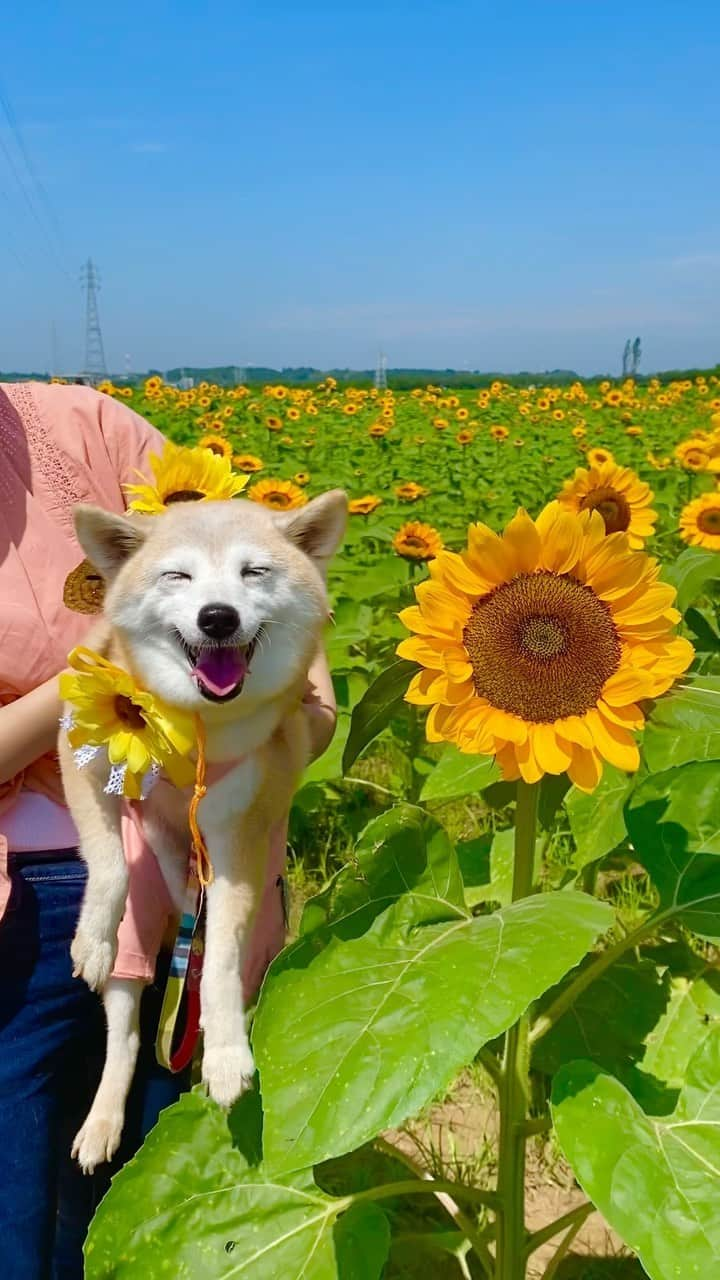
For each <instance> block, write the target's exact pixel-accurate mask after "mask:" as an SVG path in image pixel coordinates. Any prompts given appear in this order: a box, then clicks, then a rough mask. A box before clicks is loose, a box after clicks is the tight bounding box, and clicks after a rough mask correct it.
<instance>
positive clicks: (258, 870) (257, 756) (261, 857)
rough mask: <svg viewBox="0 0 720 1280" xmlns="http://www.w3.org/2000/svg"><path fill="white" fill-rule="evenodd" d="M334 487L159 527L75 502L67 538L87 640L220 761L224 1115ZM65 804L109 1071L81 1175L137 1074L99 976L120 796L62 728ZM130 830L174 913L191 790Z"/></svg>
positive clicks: (113, 917) (127, 995) (207, 833)
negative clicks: (93, 601)
mask: <svg viewBox="0 0 720 1280" xmlns="http://www.w3.org/2000/svg"><path fill="white" fill-rule="evenodd" d="M346 511H347V502H346V498H345V495H344V494H343V493H342V492H341V491H339V490H334V491H332V492H331V493H326V494H324V495H322V496H321V497H319V498H315V499H314V500H313V501H311V502H309V503H308V504H307V506H305V507H302V508H299V509H297V510H294V511H290V512H285V513H273V512H270V511H268V510H266V509H265V508H263V507H261V506H259V505H257V504H255V503H252V502H247V501H243V500H234V501H228V502H202V503H198V502H187V503H182V504H180V503H178V504H176V505H174V506H172V507H170V508H169V509H168V510H167V512H166V513H164V514H163V515H161V516H158V517H132V518H128V517H123V516H115V515H110V514H108V513H106V512H103V511H100V510H99V509H96V508H94V507H78V508H76V511H75V525H76V530H77V535H78V539H79V541H80V543H81V545H82V547H83V550H84V551H85V553H86V555H87V556H88V557H89V558H90V560H91V561H92V562H93V564H94V565H96V566H97V568H98V569H99V570H100V572H101V573H102V574H103V576H104V578H105V580H106V582H107V594H106V600H105V613H104V618H103V620H102V621H101V623H100V625H99V629H98V630H97V631H96V632H95V633H94V634H93V636H92V640H91V643H92V644H93V647H94V648H95V649H96V650H98V651H99V652H101V653H102V654H103V655H104V656H105V657H107V658H109V659H110V660H111V661H112V662H113V663H116V664H117V665H118V666H120V667H122V668H123V669H125V670H127V671H129V672H130V673H131V674H132V675H133V676H134V677H135V679H136V680H137V682H138V684H139V685H140V686H141V687H142V688H143V689H145V690H147V691H149V692H150V693H152V694H154V695H155V696H156V697H158V698H161V699H162V700H163V701H164V702H165V703H168V704H170V705H171V706H174V707H178V708H182V709H183V710H185V711H191V712H193V713H196V714H199V715H200V717H201V718H202V722H203V725H204V728H205V734H206V744H207V745H206V754H207V761H208V764H209V765H210V766H212V765H213V764H216V765H224V766H225V768H224V769H223V770H221V771H220V772H221V773H222V774H223V776H222V777H221V778H220V779H219V780H218V781H216V782H214V783H213V784H212V785H210V786H209V788H208V792H207V795H206V796H205V798H204V799H203V801H202V804H201V807H200V815H199V816H200V824H201V827H202V831H203V835H204V838H205V842H206V844H207V848H208V852H209V855H210V859H211V862H212V865H213V868H214V880H213V883H212V884H211V885H210V886H209V887H208V889H207V897H206V912H207V914H206V950H205V963H204V969H203V976H202V984H201V1006H202V1015H201V1025H202V1028H203V1033H204V1046H203V1059H202V1075H203V1079H204V1081H205V1082H206V1084H207V1088H208V1090H209V1093H210V1095H211V1097H212V1098H214V1099H215V1100H216V1101H217V1102H218V1103H220V1104H221V1105H223V1106H230V1105H231V1104H232V1103H233V1102H234V1101H235V1099H236V1098H237V1097H238V1096H239V1095H240V1094H241V1093H242V1092H243V1091H244V1090H245V1089H246V1088H247V1087H248V1086H249V1084H250V1082H251V1080H252V1077H253V1074H254V1065H253V1059H252V1054H251V1050H250V1046H249V1043H248V1037H247V1032H246V1027H245V1011H244V1007H243V993H242V984H241V978H240V974H241V970H242V963H243V954H244V947H245V944H246V942H247V939H248V933H249V927H250V924H251V922H252V919H253V915H254V912H255V910H256V908H257V905H258V902H259V898H260V895H261V893H262V889H263V886H264V879H265V860H266V853H267V846H268V837H269V832H270V828H271V826H272V824H273V823H275V822H277V820H278V818H279V817H281V816H282V814H283V813H284V812H285V811H286V810H287V808H288V806H289V804H290V800H291V797H292V793H293V790H294V788H295V787H296V785H297V782H298V779H299V777H300V774H301V773H302V770H303V768H304V767H305V765H306V764H307V761H308V755H309V738H308V730H307V723H306V720H305V717H304V715H303V712H302V710H301V708H300V700H301V697H302V693H303V690H304V686H305V682H306V678H307V671H308V667H309V665H310V662H311V660H312V658H313V656H314V654H315V652H316V650H317V647H318V644H319V642H320V634H321V629H322V626H323V624H324V622H325V620H326V618H327V613H328V605H327V597H326V591H325V583H324V571H325V567H326V565H327V562H328V560H329V559H330V557H331V556H332V555H333V554H334V552H335V551H336V549H337V547H338V545H339V543H340V541H341V539H342V536H343V532H344V527H345V519H346ZM60 756H61V766H62V772H63V782H64V787H65V793H66V797H67V802H68V805H69V807H70V811H71V813H72V815H73V818H74V820H75V823H76V825H77V828H78V831H79V834H80V850H81V853H82V856H83V858H84V860H85V862H86V863H87V867H88V881H87V888H86V892H85V898H84V901H83V906H82V910H81V914H80V918H79V922H78V927H77V932H76V935H75V939H74V942H73V946H72V957H73V961H74V965H75V972H76V974H78V975H80V976H82V977H83V978H84V979H85V980H86V982H87V983H88V984H89V985H90V986H91V987H93V988H96V989H97V990H99V991H102V993H103V1000H104V1004H105V1010H106V1015H107V1029H108V1034H107V1054H106V1062H105V1069H104V1072H103V1077H102V1080H101V1083H100V1087H99V1089H98V1092H97V1094H96V1097H95V1100H94V1102H93V1105H92V1108H91V1110H90V1113H89V1115H88V1117H87V1119H86V1121H85V1124H84V1125H83V1127H82V1129H81V1130H80V1132H79V1133H78V1135H77V1138H76V1139H75V1144H74V1147H73V1152H74V1154H75V1155H76V1156H77V1158H78V1160H79V1161H80V1163H81V1165H82V1166H83V1168H84V1169H86V1170H87V1171H90V1170H92V1169H93V1168H94V1167H95V1166H96V1165H97V1164H98V1163H101V1162H102V1161H103V1160H107V1159H109V1158H110V1157H111V1156H112V1154H113V1153H114V1151H115V1150H116V1148H117V1146H118V1143H119V1140H120V1135H121V1132H122V1126H123V1119H124V1109H125V1101H126V1097H127V1092H128V1089H129V1086H130V1083H131V1081H132V1076H133V1072H134V1069H135V1061H136V1056H137V1049H138V1042H139V1033H138V1011H139V1003H140V996H141V992H142V986H143V984H142V983H141V982H138V981H129V980H124V979H119V978H113V977H110V974H111V972H112V968H113V964H114V960H115V954H116V946H117V943H116V934H117V929H118V925H119V923H120V921H121V919H122V916H123V912H124V909H125V904H126V897H127V887H128V876H127V869H126V865H125V859H124V855H123V844H122V840H121V804H122V802H121V798H120V797H119V796H115V795H108V794H106V792H105V790H104V786H105V783H106V782H107V776H108V765H107V759H105V761H104V765H103V764H99V763H98V762H97V761H93V762H92V763H91V764H89V765H87V766H86V767H85V768H83V769H78V767H77V765H76V763H75V760H74V757H73V753H72V751H71V749H70V748H69V746H68V744H67V741H66V738H65V735H64V734H61V736H60ZM142 819H143V827H144V831H145V834H146V836H147V839H148V840H149V843H150V845H151V847H152V849H153V851H154V853H155V856H156V858H157V860H158V862H159V864H160V868H161V870H162V872H163V875H164V877H165V880H166V882H167V885H168V889H169V891H170V894H171V895H172V898H173V901H174V902H175V903H176V905H177V907H178V912H179V909H180V904H181V903H182V899H183V893H184V889H185V881H186V876H187V860H188V848H189V835H188V797H187V796H186V795H185V793H184V792H181V791H178V790H176V789H175V788H173V787H171V786H170V785H169V784H167V785H164V786H158V787H157V788H156V789H155V790H154V791H152V792H151V794H150V795H149V796H148V798H147V799H146V800H144V801H143V802H142Z"/></svg>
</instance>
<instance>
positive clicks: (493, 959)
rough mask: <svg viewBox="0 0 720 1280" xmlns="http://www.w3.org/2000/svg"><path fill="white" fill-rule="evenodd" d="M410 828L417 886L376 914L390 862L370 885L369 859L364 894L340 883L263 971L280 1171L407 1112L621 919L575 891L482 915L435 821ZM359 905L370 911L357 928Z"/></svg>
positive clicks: (264, 1080)
mask: <svg viewBox="0 0 720 1280" xmlns="http://www.w3.org/2000/svg"><path fill="white" fill-rule="evenodd" d="M415 830H416V839H417V842H418V844H417V851H418V855H419V859H420V862H422V860H423V856H424V860H425V869H424V870H422V871H420V868H419V867H418V871H419V872H420V873H419V875H417V878H415V879H414V882H413V883H412V885H411V887H410V892H409V893H404V894H402V895H401V896H400V897H398V898H397V900H396V901H395V902H394V903H393V904H392V905H390V906H388V907H387V908H386V909H385V910H384V911H382V912H380V913H378V914H376V915H375V914H374V912H375V905H376V902H377V898H376V897H375V895H376V894H383V893H384V894H385V895H387V894H388V892H389V889H388V878H387V877H388V868H387V865H386V863H385V861H384V860H383V861H382V862H381V863H380V867H379V871H380V876H379V879H378V880H377V881H375V877H374V869H373V862H372V861H371V860H370V859H368V860H367V863H366V866H367V874H368V879H369V885H365V884H364V885H363V887H362V891H361V892H362V897H361V898H360V901H358V896H357V889H356V887H355V886H353V887H352V888H351V890H350V892H349V901H348V897H347V896H346V895H345V894H344V893H343V892H342V886H341V887H338V888H336V891H335V896H334V898H333V899H332V900H330V901H329V902H327V903H326V909H325V919H324V921H323V923H321V924H320V923H319V924H318V927H317V928H315V929H313V930H312V931H308V930H307V929H304V931H303V935H302V937H301V938H300V939H299V940H298V942H296V943H295V944H294V945H293V946H291V947H289V948H288V949H287V950H286V951H285V952H284V953H283V955H282V956H280V957H279V958H278V960H277V961H275V963H274V964H273V966H272V968H271V970H270V972H269V974H268V976H267V978H266V981H265V984H264V987H263V992H262V997H261V1000H260V1005H259V1008H258V1012H257V1015H256V1021H255V1028H254V1035H253V1045H254V1050H255V1054H256V1060H257V1063H258V1068H259V1072H260V1079H261V1085H262V1091H263V1097H264V1100H265V1106H266V1117H265V1129H264V1144H265V1154H266V1159H267V1160H268V1161H269V1162H270V1164H271V1165H272V1166H273V1167H275V1168H279V1169H297V1168H304V1167H306V1166H307V1165H309V1164H312V1163H316V1162H317V1161H319V1160H324V1159H327V1158H329V1157H330V1156H334V1155H339V1154H341V1153H342V1152H344V1151H349V1150H352V1149H353V1148H354V1147H357V1146H359V1145H360V1144H361V1143H362V1142H365V1141H366V1140H367V1139H368V1138H371V1137H372V1136H373V1135H374V1134H376V1133H378V1132H379V1131H381V1130H382V1129H386V1128H389V1127H391V1126H393V1125H397V1124H399V1123H401V1122H402V1121H403V1120H404V1119H406V1117H408V1116H409V1115H412V1114H413V1113H414V1112H415V1111H417V1110H418V1109H419V1108H420V1107H422V1106H424V1105H425V1103H427V1102H428V1101H429V1100H430V1099H431V1098H432V1097H433V1095H434V1094H435V1093H437V1092H438V1091H439V1090H441V1089H443V1088H445V1087H446V1086H447V1085H448V1084H449V1082H450V1080H451V1079H452V1077H453V1076H454V1075H455V1073H456V1072H457V1071H458V1070H459V1069H460V1067H462V1066H463V1065H465V1064H466V1063H468V1062H470V1061H472V1059H473V1058H474V1056H475V1055H476V1054H477V1052H478V1050H479V1049H480V1048H481V1047H482V1045H483V1044H485V1043H486V1042H487V1041H488V1040H491V1039H494V1038H495V1037H496V1036H498V1035H499V1034H500V1033H501V1032H503V1031H504V1030H506V1028H507V1027H508V1026H510V1025H511V1024H512V1023H513V1022H514V1021H515V1020H516V1018H518V1017H519V1016H520V1014H521V1013H522V1012H524V1010H525V1009H526V1008H527V1007H528V1005H529V1004H530V1003H531V1002H532V1001H533V1000H535V999H537V997H538V996H539V995H541V994H542V993H543V992H544V991H545V990H547V988H548V987H549V986H551V985H552V984H553V983H554V982H556V981H557V980H558V978H560V977H561V976H562V975H563V974H564V973H566V972H567V971H568V970H569V969H570V968H572V967H573V966H574V965H575V964H577V963H578V961H579V960H581V959H582V957H583V956H584V955H585V953H586V952H587V950H588V948H589V947H590V946H591V945H592V943H593V941H594V940H595V939H596V938H597V937H598V936H599V935H600V934H602V933H603V932H604V931H605V930H606V929H607V928H608V927H609V925H610V924H611V922H612V913H611V911H610V909H609V908H608V907H607V906H606V905H604V904H602V903H599V902H596V901H594V900H593V899H592V898H589V897H587V896H586V895H584V894H579V893H567V894H562V895H546V896H545V895H543V896H539V897H535V898H530V899H526V900H525V901H523V902H519V903H515V904H514V905H513V906H510V907H508V908H506V909H504V910H503V911H500V912H497V913H496V914H494V915H490V916H481V917H473V916H472V915H471V914H470V913H469V912H468V910H467V908H466V906H465V903H464V897H463V893H462V884H461V880H460V876H459V869H458V867H457V861H456V858H455V854H454V850H453V849H452V847H451V846H450V844H449V842H448V841H447V839H446V838H445V839H443V838H442V835H441V830H440V829H439V828H436V827H434V825H433V824H428V823H425V824H422V825H420V824H416V828H415ZM423 843H424V844H425V850H426V851H425V853H424V855H423V849H422V844H423ZM394 870H395V868H394V866H393V865H392V860H391V867H390V874H393V872H394ZM373 881H375V883H373ZM368 889H369V892H370V894H371V895H372V896H373V899H374V901H372V902H371V903H368V902H367V901H365V902H363V900H362V898H364V895H365V894H366V893H367V892H368ZM358 914H359V915H360V917H361V918H362V920H363V923H365V921H366V920H367V919H368V918H369V917H370V916H371V915H373V916H374V918H373V919H372V921H371V922H370V923H369V925H368V927H367V928H365V929H364V931H363V932H362V934H360V935H359V936H358V934H357V928H358V925H357V918H358ZM348 926H349V927H350V930H351V932H352V936H350V937H348V936H347V931H348ZM438 974H442V975H443V981H442V982H441V983H438ZM478 989H482V990H483V991H484V998H483V1000H482V1001H478V999H477V993H478ZM340 1011H342V1016H340Z"/></svg>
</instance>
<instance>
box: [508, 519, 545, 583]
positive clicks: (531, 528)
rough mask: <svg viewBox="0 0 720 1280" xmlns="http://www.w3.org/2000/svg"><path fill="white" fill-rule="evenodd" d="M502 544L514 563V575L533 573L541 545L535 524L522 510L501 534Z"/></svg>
mask: <svg viewBox="0 0 720 1280" xmlns="http://www.w3.org/2000/svg"><path fill="white" fill-rule="evenodd" d="M503 542H504V543H505V546H506V548H507V549H508V551H509V552H510V554H511V555H512V557H513V560H514V562H515V572H516V573H534V571H535V569H537V566H538V561H539V559H540V553H541V549H542V543H541V541H540V534H539V533H538V531H537V529H536V527H535V523H534V521H533V520H531V519H530V516H529V515H528V513H527V511H524V510H523V509H522V508H520V510H519V511H518V513H517V515H515V516H513V518H512V520H511V521H510V523H509V525H508V526H507V528H506V529H505V533H504V534H503Z"/></svg>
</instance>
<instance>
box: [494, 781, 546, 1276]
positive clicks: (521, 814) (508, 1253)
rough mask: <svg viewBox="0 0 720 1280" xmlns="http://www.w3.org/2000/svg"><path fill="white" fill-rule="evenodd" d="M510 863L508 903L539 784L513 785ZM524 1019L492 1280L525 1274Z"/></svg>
mask: <svg viewBox="0 0 720 1280" xmlns="http://www.w3.org/2000/svg"><path fill="white" fill-rule="evenodd" d="M517 787H518V790H517V806H516V810H515V863H514V868H513V887H512V900H513V902H519V901H520V899H521V898H527V897H529V895H530V894H531V893H532V889H533V869H534V861H535V832H536V829H537V813H538V802H539V798H540V784H539V783H537V782H535V783H527V782H523V781H522V779H521V780H520V781H519V782H518V784H517ZM528 1034H529V1018H528V1015H527V1014H524V1015H523V1016H522V1018H520V1019H519V1021H518V1022H516V1023H515V1025H514V1026H513V1027H511V1028H510V1030H509V1031H508V1032H507V1035H506V1037H505V1053H504V1056H503V1064H502V1073H501V1077H500V1091H499V1098H500V1148H499V1155H498V1195H499V1198H500V1205H499V1212H498V1233H497V1265H496V1274H497V1280H522V1278H523V1277H524V1276H525V1274H526V1271H527V1253H526V1249H527V1233H526V1230H525V1151H526V1145H527V1137H528V1135H527V1128H526V1126H527V1119H528V1105H529V1096H530V1078H529V1077H530V1049H529V1043H528Z"/></svg>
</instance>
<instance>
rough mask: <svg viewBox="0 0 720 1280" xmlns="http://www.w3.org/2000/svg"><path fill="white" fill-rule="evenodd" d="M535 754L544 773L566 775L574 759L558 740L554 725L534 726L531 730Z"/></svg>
mask: <svg viewBox="0 0 720 1280" xmlns="http://www.w3.org/2000/svg"><path fill="white" fill-rule="evenodd" d="M530 737H531V740H532V747H533V752H534V754H535V759H536V760H537V762H538V765H539V767H540V768H541V769H542V770H543V772H544V773H564V772H565V770H566V769H567V767H568V765H569V764H570V761H571V759H572V750H570V751H567V750H566V749H565V748H564V747H563V746H562V745H561V743H560V741H559V740H558V736H557V734H556V732H555V726H554V725H552V724H534V725H532V726H531V728H530Z"/></svg>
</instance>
